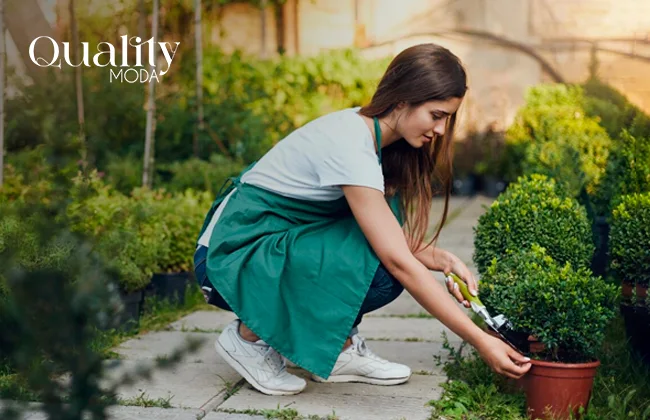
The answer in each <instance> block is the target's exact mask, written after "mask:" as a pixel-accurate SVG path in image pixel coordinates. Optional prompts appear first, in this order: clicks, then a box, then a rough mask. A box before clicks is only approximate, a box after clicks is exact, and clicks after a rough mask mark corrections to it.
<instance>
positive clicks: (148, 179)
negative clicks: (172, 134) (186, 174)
mask: <svg viewBox="0 0 650 420" xmlns="http://www.w3.org/2000/svg"><path fill="white" fill-rule="evenodd" d="M158 9H159V6H158V0H153V21H152V23H151V36H152V37H153V43H154V45H155V44H156V42H157V39H158V15H159V10H158ZM149 59H150V61H151V62H153V64H154V65H155V63H156V57H155V55H154V57H150V58H149ZM154 65H152V66H151V71H152V72H153V71H154V69H155V67H154ZM155 94H156V85H155V82H154V79H153V78H152V79H150V80H149V98H148V101H147V128H146V133H145V138H144V165H143V171H142V185H143V186H145V187H149V188H151V186H152V184H153V165H154V139H155V136H154V132H155V130H156V121H155V117H156V98H155Z"/></svg>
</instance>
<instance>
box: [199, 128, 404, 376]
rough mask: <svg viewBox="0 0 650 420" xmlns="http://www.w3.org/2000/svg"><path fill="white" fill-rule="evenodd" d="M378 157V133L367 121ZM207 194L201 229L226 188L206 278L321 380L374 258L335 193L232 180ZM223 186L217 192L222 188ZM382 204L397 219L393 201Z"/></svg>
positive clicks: (368, 278)
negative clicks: (317, 195) (309, 195)
mask: <svg viewBox="0 0 650 420" xmlns="http://www.w3.org/2000/svg"><path fill="white" fill-rule="evenodd" d="M375 133H376V137H377V149H378V150H379V159H380V162H381V131H380V130H379V125H378V121H377V120H376V119H375ZM253 165H254V163H253V164H251V165H250V166H249V167H248V168H246V169H245V170H244V171H243V172H242V173H241V174H240V175H239V176H238V177H237V178H234V179H232V183H231V185H230V186H229V187H228V188H227V189H226V190H225V191H223V192H221V193H220V194H219V195H218V197H217V198H216V199H215V201H214V203H213V205H212V206H211V209H210V211H209V212H208V215H207V217H206V219H205V222H204V224H203V228H202V229H201V234H202V233H203V231H204V230H205V229H206V227H207V225H208V224H209V222H210V219H211V218H212V215H213V214H214V212H215V211H216V209H217V207H218V206H219V204H220V203H221V202H222V201H223V199H224V198H225V197H226V196H227V195H228V194H229V193H230V192H231V191H232V190H233V189H235V192H234V193H233V194H232V196H231V197H230V199H229V201H228V204H227V205H226V207H225V209H224V211H223V213H222V214H221V216H220V218H219V221H218V222H217V223H216V225H215V227H214V231H213V232H212V235H211V237H210V242H209V247H208V255H207V261H206V271H207V276H208V279H209V280H210V282H211V283H212V285H213V286H214V287H215V289H216V290H217V291H218V292H219V294H221V296H222V297H223V298H224V300H225V301H226V302H227V303H228V305H230V307H231V308H232V310H233V312H234V313H235V314H236V315H237V316H238V317H239V318H240V319H241V320H242V321H243V322H244V324H246V326H248V327H249V328H250V329H251V330H252V331H254V332H255V334H257V335H258V336H259V337H260V338H261V339H262V340H264V341H265V342H266V343H268V344H269V345H271V347H273V348H274V349H276V350H277V351H278V352H279V353H280V354H282V355H283V356H285V357H286V358H287V359H289V360H291V361H292V362H293V363H295V364H296V365H298V366H300V367H302V368H304V369H306V370H308V371H310V372H312V373H315V374H317V375H319V376H321V377H324V378H327V377H329V375H330V372H331V371H332V368H333V367H334V363H335V362H336V359H337V358H338V355H339V353H340V352H341V349H342V348H343V344H344V342H345V340H346V338H347V337H348V335H349V333H350V330H351V329H352V324H353V323H354V320H355V319H356V317H357V315H358V313H359V309H360V307H361V304H362V303H363V301H364V299H365V296H366V294H367V292H368V288H369V287H370V283H371V282H372V279H373V277H374V274H375V272H376V271H377V268H378V266H379V259H378V258H377V255H376V254H375V252H374V251H373V250H372V248H371V247H370V244H369V243H368V241H367V239H366V238H365V236H364V234H363V232H362V231H361V229H360V227H359V225H358V224H357V222H356V220H355V218H354V216H353V214H352V212H351V210H350V207H349V206H348V203H347V200H346V199H345V197H341V198H340V199H337V200H333V201H312V200H301V199H295V198H288V197H285V196H282V195H279V194H276V193H274V192H271V191H268V190H265V189H262V188H260V187H256V186H254V185H250V184H245V183H241V182H240V178H241V176H242V175H243V174H244V173H245V172H247V171H248V170H249V169H251V168H252V167H253ZM222 189H223V188H222ZM389 204H390V207H391V209H392V211H393V213H394V214H395V216H396V217H397V219H398V221H399V223H400V224H402V223H403V222H402V217H401V215H400V212H399V207H398V199H397V196H394V197H393V198H392V199H391V200H389Z"/></svg>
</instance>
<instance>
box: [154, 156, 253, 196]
mask: <svg viewBox="0 0 650 420" xmlns="http://www.w3.org/2000/svg"><path fill="white" fill-rule="evenodd" d="M243 169H244V165H243V164H242V163H239V162H235V161H233V160H230V159H228V158H226V157H224V156H222V155H217V154H213V155H212V156H211V157H210V161H209V162H207V161H205V160H201V159H196V158H190V159H188V160H185V161H179V162H174V163H172V164H169V165H165V166H164V167H163V168H161V170H166V171H169V172H170V179H169V181H168V182H165V183H163V182H160V185H162V186H164V187H165V188H166V189H167V190H169V191H175V192H183V191H185V190H187V189H192V190H195V191H208V192H210V193H212V195H216V194H217V193H218V192H219V190H220V189H221V186H222V185H223V183H224V182H225V181H226V179H228V178H230V177H232V176H235V175H238V174H239V173H240V172H241V171H242V170H243Z"/></svg>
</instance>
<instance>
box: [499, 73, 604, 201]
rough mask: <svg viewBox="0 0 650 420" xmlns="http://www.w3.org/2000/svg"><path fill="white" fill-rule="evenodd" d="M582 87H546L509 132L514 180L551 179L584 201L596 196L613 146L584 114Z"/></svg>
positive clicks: (530, 98) (535, 94)
mask: <svg viewBox="0 0 650 420" xmlns="http://www.w3.org/2000/svg"><path fill="white" fill-rule="evenodd" d="M583 103H584V96H583V91H582V89H581V88H580V87H578V86H567V85H561V84H559V85H558V84H554V85H540V86H536V87H535V88H533V89H531V90H530V91H529V93H528V95H527V97H526V104H525V105H524V106H523V107H522V108H521V109H520V110H519V111H518V113H517V116H516V118H515V122H514V124H512V125H511V126H510V127H509V129H508V130H507V132H506V167H507V168H508V169H507V173H508V178H509V179H511V180H513V179H516V178H517V177H518V176H521V175H529V174H533V173H539V174H545V175H548V176H550V177H553V178H555V179H556V180H557V181H558V182H559V183H561V184H564V186H565V188H566V189H567V191H568V192H569V193H570V194H572V195H573V196H574V197H578V196H579V195H580V194H581V193H582V191H583V190H584V191H586V193H587V194H588V195H589V196H593V195H594V194H595V193H596V192H597V190H598V186H599V184H600V182H601V179H602V177H603V175H604V173H605V169H606V166H607V160H608V157H609V153H610V149H611V147H612V141H611V139H610V137H609V135H608V134H607V132H606V131H605V129H604V128H603V127H601V126H600V125H599V124H598V120H597V119H596V118H592V117H589V116H587V115H586V114H585V111H584V110H583Z"/></svg>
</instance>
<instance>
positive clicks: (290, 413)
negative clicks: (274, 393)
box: [219, 405, 339, 420]
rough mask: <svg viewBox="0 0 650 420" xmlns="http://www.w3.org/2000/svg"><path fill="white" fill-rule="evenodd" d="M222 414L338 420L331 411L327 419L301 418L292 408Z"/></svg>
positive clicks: (305, 418)
mask: <svg viewBox="0 0 650 420" xmlns="http://www.w3.org/2000/svg"><path fill="white" fill-rule="evenodd" d="M219 411H221V412H223V413H229V414H247V415H251V416H264V418H265V419H274V420H338V418H339V417H338V416H337V415H336V412H334V411H332V414H330V415H328V416H327V417H320V416H317V415H315V414H312V415H310V416H303V415H301V414H299V413H298V412H297V411H296V410H295V409H294V408H280V406H279V405H278V408H276V409H266V410H255V409H248V410H231V409H226V410H219Z"/></svg>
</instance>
